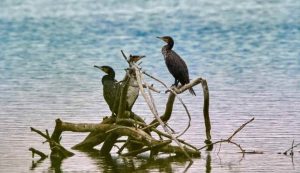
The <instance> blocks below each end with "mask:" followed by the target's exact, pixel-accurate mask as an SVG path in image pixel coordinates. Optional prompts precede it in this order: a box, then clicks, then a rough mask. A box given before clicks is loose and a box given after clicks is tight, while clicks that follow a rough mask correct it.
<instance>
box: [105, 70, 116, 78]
mask: <svg viewBox="0 0 300 173" xmlns="http://www.w3.org/2000/svg"><path fill="white" fill-rule="evenodd" d="M107 76H108V77H109V78H112V79H115V72H114V71H112V72H110V73H109V74H108V75H107Z"/></svg>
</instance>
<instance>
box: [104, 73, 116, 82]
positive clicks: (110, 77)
mask: <svg viewBox="0 0 300 173" xmlns="http://www.w3.org/2000/svg"><path fill="white" fill-rule="evenodd" d="M114 79H115V73H109V74H107V75H104V76H103V78H102V83H103V82H104V81H106V80H114Z"/></svg>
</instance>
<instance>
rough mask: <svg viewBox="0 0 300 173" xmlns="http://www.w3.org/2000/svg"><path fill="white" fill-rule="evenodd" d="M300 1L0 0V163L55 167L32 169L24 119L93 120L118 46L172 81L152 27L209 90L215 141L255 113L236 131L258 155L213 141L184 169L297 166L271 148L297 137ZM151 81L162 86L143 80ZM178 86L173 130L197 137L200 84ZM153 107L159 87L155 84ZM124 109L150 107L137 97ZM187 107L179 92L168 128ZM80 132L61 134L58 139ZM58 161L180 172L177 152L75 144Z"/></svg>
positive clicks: (160, 99)
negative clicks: (186, 88)
mask: <svg viewBox="0 0 300 173" xmlns="http://www.w3.org/2000/svg"><path fill="white" fill-rule="evenodd" d="M299 11H300V1H298V0H245V1H239V0H232V1H227V0H215V1H210V0H199V1H193V0H192V1H188V2H183V1H179V0H176V1H173V0H167V1H163V2H161V1H158V0H154V1H136V0H129V1H121V0H112V1H96V0H83V1H75V0H65V1H58V0H53V1H50V0H39V1H37V0H2V1H1V2H0V109H1V110H0V129H1V131H0V139H1V142H0V159H1V161H0V172H30V171H33V172H47V171H50V172H51V171H54V168H51V164H50V161H49V159H46V160H45V161H44V162H42V163H40V164H38V165H37V167H36V168H35V169H32V170H31V165H32V160H34V161H36V160H37V158H35V159H32V158H31V153H30V152H29V151H28V148H29V147H35V148H36V149H39V150H42V151H44V152H45V153H47V154H48V153H49V148H48V145H47V144H44V145H42V142H43V139H42V138H41V137H40V136H38V135H37V134H35V133H33V132H30V129H29V127H30V126H32V127H35V128H38V129H40V130H44V129H49V130H50V131H52V130H53V127H54V120H55V119H56V118H61V119H62V120H64V121H70V122H75V123H76V122H89V123H96V122H99V121H101V119H102V118H103V117H104V116H105V115H108V114H109V109H108V106H107V105H106V103H105V102H104V99H103V98H102V86H101V82H100V79H101V77H102V75H103V73H101V72H99V71H98V70H97V69H95V68H93V65H95V64H97V65H110V66H112V67H113V68H114V69H115V71H116V73H117V76H116V77H117V79H119V80H120V79H122V78H123V76H124V68H126V63H125V61H124V60H123V58H122V56H121V54H120V50H121V49H123V50H124V51H125V52H126V53H127V54H129V53H131V54H142V55H146V56H147V57H146V58H145V59H144V60H143V63H142V65H141V66H142V67H143V69H144V70H146V71H147V72H148V73H150V74H152V75H154V76H157V77H158V78H160V79H161V80H163V81H165V82H166V83H167V84H168V85H171V84H172V82H173V77H172V76H171V75H170V74H169V72H168V70H167V68H166V66H165V64H164V60H163V58H162V55H161V52H160V50H161V47H162V46H163V43H162V42H161V41H160V40H158V39H156V38H155V37H156V36H163V35H171V36H172V37H173V38H174V40H175V47H174V49H175V50H176V51H177V53H178V54H179V55H181V56H182V57H183V59H184V60H185V61H186V63H187V65H188V67H189V71H190V77H191V78H192V79H195V78H197V77H203V78H205V79H206V80H207V81H208V86H209V89H210V99H211V100H210V115H211V122H212V138H213V141H216V140H219V139H225V138H227V137H229V136H230V135H231V133H232V132H233V131H234V130H235V129H237V128H238V127H239V126H240V125H241V124H242V123H244V122H246V121H247V120H249V119H251V118H252V117H255V120H254V121H253V122H252V123H250V124H249V125H247V126H246V127H245V129H243V130H242V131H241V132H240V133H238V135H237V136H235V137H234V141H235V142H237V143H239V144H241V146H242V147H243V148H244V149H247V150H256V151H263V152H264V154H254V155H246V156H245V158H244V159H242V160H241V154H239V153H237V152H238V151H239V150H238V149H237V148H235V147H234V146H231V145H227V144H223V145H222V147H221V150H220V153H219V155H217V153H218V151H219V146H215V150H214V151H213V152H211V153H206V152H205V151H203V152H202V157H201V158H199V159H194V164H193V165H192V166H191V167H190V168H189V169H188V172H204V171H206V172H210V171H211V172H222V173H223V172H299V171H300V164H299V163H300V153H299V151H300V148H299V147H298V148H296V149H295V156H294V159H293V161H292V159H291V157H289V156H285V155H280V154H277V153H278V152H283V151H285V150H286V149H288V148H289V147H291V145H292V141H293V140H295V143H299V142H300V50H299V48H300V13H299ZM149 83H153V84H154V85H155V86H156V87H157V88H158V89H159V90H162V91H163V90H164V88H163V87H162V86H161V85H159V84H158V83H155V82H154V81H151V80H150V79H149ZM195 90H196V94H197V96H196V97H193V96H191V95H190V94H188V92H187V93H183V94H181V97H182V98H183V100H184V102H185V103H186V104H187V106H188V108H189V110H190V112H191V114H192V126H191V128H190V129H189V130H188V132H187V133H186V134H185V135H184V136H182V138H183V139H185V140H186V141H188V142H190V143H192V144H194V145H195V146H197V147H201V146H203V145H204V143H203V141H204V140H205V133H204V125H203V116H202V104H203V95H202V89H201V88H200V87H195ZM154 97H155V100H156V103H157V107H158V110H159V112H160V113H162V112H163V109H164V104H165V101H166V98H167V95H166V94H163V93H161V94H155V95H154ZM133 109H134V112H136V113H137V114H139V115H141V116H142V117H143V118H145V120H146V121H147V122H150V121H151V120H152V118H153V116H152V115H151V113H150V111H149V110H148V109H147V106H146V104H145V102H144V100H143V99H142V97H140V98H139V99H138V101H137V103H136V104H135V105H134V108H133ZM187 122H188V118H187V116H186V115H185V113H184V109H183V107H182V106H181V105H180V103H179V102H178V101H176V103H175V108H174V112H173V116H172V118H171V120H170V122H169V125H170V126H172V127H173V128H174V129H175V130H176V131H178V132H180V130H182V129H183V128H184V127H186V125H187ZM85 135H86V134H77V133H64V134H63V139H62V144H63V145H64V146H66V147H67V148H70V147H72V146H73V145H75V144H76V143H78V142H80V141H81V140H82V139H83V138H84V137H85ZM74 152H75V154H76V155H75V156H73V157H71V158H68V159H66V160H64V161H63V163H62V165H61V167H60V169H61V170H62V171H64V172H73V171H86V172H87V171H90V172H134V171H136V172H138V171H140V172H182V171H183V170H184V169H185V167H186V166H187V165H188V162H185V161H184V159H183V160H182V159H178V158H157V159H155V160H152V161H149V160H147V159H146V157H138V158H132V159H124V158H120V157H117V155H116V154H113V155H112V157H111V158H102V157H100V156H98V155H95V154H89V153H82V152H78V151H74Z"/></svg>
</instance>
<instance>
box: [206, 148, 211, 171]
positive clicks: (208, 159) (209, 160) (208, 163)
mask: <svg viewBox="0 0 300 173" xmlns="http://www.w3.org/2000/svg"><path fill="white" fill-rule="evenodd" d="M205 168H206V170H205V172H206V173H210V172H211V156H210V153H207V156H206V165H205Z"/></svg>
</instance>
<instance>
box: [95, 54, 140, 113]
mask: <svg viewBox="0 0 300 173" xmlns="http://www.w3.org/2000/svg"><path fill="white" fill-rule="evenodd" d="M144 57H145V56H139V55H130V57H129V62H137V61H139V60H140V59H142V58H144ZM94 67H96V68H99V69H100V70H102V71H103V72H105V73H106V74H107V75H104V76H103V77H102V85H103V96H104V99H105V101H106V103H107V104H108V106H109V109H110V111H111V112H112V113H115V114H116V115H117V113H118V108H119V102H120V97H121V95H120V94H121V91H120V87H121V85H120V84H119V83H118V81H117V80H116V79H115V71H114V69H113V68H111V67H110V66H96V65H95V66H94ZM130 75H131V76H130V79H129V80H130V81H129V86H128V90H127V95H126V102H127V103H126V110H127V111H131V109H132V107H133V105H134V103H135V101H136V99H137V98H138V96H139V87H138V84H137V82H136V77H135V74H130Z"/></svg>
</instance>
